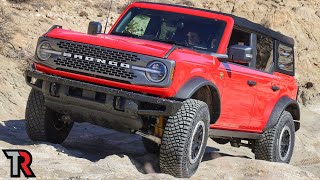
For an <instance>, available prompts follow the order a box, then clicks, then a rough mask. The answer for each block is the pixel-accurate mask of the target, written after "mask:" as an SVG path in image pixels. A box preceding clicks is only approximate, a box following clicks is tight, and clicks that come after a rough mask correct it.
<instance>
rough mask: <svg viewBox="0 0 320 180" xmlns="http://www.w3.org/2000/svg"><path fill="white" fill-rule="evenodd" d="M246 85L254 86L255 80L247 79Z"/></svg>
mask: <svg viewBox="0 0 320 180" xmlns="http://www.w3.org/2000/svg"><path fill="white" fill-rule="evenodd" d="M248 85H249V86H255V85H257V82H255V81H251V80H248Z"/></svg>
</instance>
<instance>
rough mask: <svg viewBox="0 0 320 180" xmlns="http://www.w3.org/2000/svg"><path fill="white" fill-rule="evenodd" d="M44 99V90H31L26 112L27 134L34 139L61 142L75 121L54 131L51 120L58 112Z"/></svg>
mask: <svg viewBox="0 0 320 180" xmlns="http://www.w3.org/2000/svg"><path fill="white" fill-rule="evenodd" d="M44 101H45V99H44V96H43V94H42V92H40V91H37V90H34V89H32V90H31V92H30V95H29V98H28V102H27V107H26V113H25V119H26V131H27V134H28V136H29V138H30V139H31V140H32V141H46V142H51V143H55V144H60V143H62V142H63V141H64V140H65V138H66V137H67V136H68V134H69V132H70V130H71V128H72V126H73V123H70V124H69V125H68V127H67V128H64V129H63V130H62V131H54V129H53V128H54V127H53V125H52V123H51V120H52V118H57V114H56V113H55V112H54V111H53V110H51V109H49V108H47V107H46V106H45V105H44Z"/></svg>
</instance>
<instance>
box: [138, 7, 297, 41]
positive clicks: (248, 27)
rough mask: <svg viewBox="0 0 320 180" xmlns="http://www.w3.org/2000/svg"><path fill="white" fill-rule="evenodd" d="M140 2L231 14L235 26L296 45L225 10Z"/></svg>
mask: <svg viewBox="0 0 320 180" xmlns="http://www.w3.org/2000/svg"><path fill="white" fill-rule="evenodd" d="M138 3H146V4H159V5H166V6H174V7H181V8H189V9H194V10H200V11H206V12H211V13H215V14H221V15H225V16H230V17H232V18H233V19H234V23H235V26H236V27H237V28H240V29H244V30H249V31H254V32H257V33H260V34H263V35H266V36H269V37H271V38H273V39H276V40H278V41H280V42H282V43H285V44H287V45H290V46H294V39H293V38H291V37H288V36H285V35H283V34H281V33H279V32H276V31H273V30H271V29H269V28H265V27H263V26H262V25H260V24H257V23H254V22H252V21H249V20H247V19H245V18H242V17H238V16H235V15H233V14H228V13H223V12H217V11H212V10H207V9H201V8H194V7H188V6H181V5H174V4H166V3H153V2H143V1H141V2H138Z"/></svg>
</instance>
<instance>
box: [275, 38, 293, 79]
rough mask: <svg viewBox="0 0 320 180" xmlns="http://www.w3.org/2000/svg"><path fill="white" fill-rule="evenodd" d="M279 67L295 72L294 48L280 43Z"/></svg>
mask: <svg viewBox="0 0 320 180" xmlns="http://www.w3.org/2000/svg"><path fill="white" fill-rule="evenodd" d="M278 55H279V56H278V68H279V69H280V70H283V71H287V72H289V73H293V68H294V67H293V64H294V61H293V48H292V47H289V46H286V45H283V44H279V46H278Z"/></svg>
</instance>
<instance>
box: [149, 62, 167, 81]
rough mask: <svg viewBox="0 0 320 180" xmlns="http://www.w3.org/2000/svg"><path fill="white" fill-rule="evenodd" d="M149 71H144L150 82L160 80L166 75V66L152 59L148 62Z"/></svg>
mask: <svg viewBox="0 0 320 180" xmlns="http://www.w3.org/2000/svg"><path fill="white" fill-rule="evenodd" d="M148 68H149V69H151V71H150V72H146V76H147V78H148V79H149V80H150V81H152V82H161V81H163V80H164V79H165V78H166V76H167V67H166V65H164V64H163V63H162V62H158V61H154V62H151V63H150V64H148Z"/></svg>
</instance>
